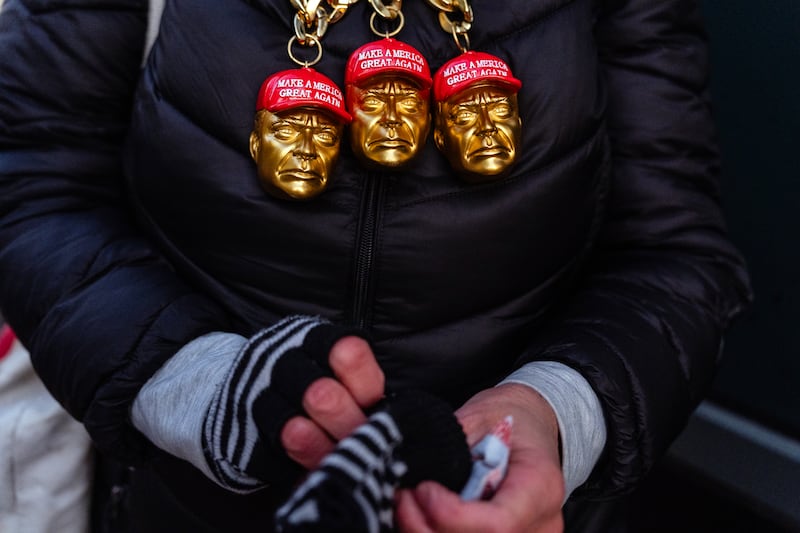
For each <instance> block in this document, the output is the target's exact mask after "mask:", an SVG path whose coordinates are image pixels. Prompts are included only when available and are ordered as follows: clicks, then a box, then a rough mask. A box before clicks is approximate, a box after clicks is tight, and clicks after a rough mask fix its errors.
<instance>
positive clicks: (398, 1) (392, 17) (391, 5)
mask: <svg viewBox="0 0 800 533" xmlns="http://www.w3.org/2000/svg"><path fill="white" fill-rule="evenodd" d="M369 3H370V4H371V5H372V9H373V10H374V11H375V12H374V13H373V14H372V15H371V16H370V18H369V27H370V29H371V30H372V33H374V34H375V35H378V36H384V37H392V36H394V35H397V34H398V33H400V30H401V29H403V26H404V25H405V18H404V17H403V12H402V11H401V9H402V8H403V0H369ZM377 17H381V18H382V19H383V21H384V25H387V23H388V22H389V21H391V22H396V23H397V24H396V26H395V28H394V29H393V30H389V31H383V32H381V31H379V30H378V28H377V25H376V23H375V21H376V19H377Z"/></svg>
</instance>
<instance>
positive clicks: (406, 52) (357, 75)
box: [344, 37, 432, 91]
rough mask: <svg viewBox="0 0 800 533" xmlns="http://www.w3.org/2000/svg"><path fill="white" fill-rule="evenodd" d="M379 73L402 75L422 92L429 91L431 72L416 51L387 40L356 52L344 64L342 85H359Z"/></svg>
mask: <svg viewBox="0 0 800 533" xmlns="http://www.w3.org/2000/svg"><path fill="white" fill-rule="evenodd" d="M379 74H391V75H394V76H405V77H407V78H411V79H412V80H414V81H416V82H417V83H418V84H419V85H420V88H421V89H422V90H423V91H427V90H428V89H430V88H431V81H432V80H431V69H430V67H429V66H428V62H427V61H425V58H424V57H423V56H422V54H420V53H419V51H418V50H417V49H416V48H414V47H413V46H410V45H408V44H406V43H404V42H402V41H396V40H394V39H392V38H390V37H387V38H385V39H380V40H378V41H373V42H371V43H367V44H365V45H363V46H361V47H360V48H358V49H356V51H355V52H353V53H352V54H351V55H350V59H349V60H348V61H347V69H346V70H345V74H344V83H345V85H359V84H360V83H361V82H362V81H364V80H365V79H368V78H371V77H373V76H377V75H379Z"/></svg>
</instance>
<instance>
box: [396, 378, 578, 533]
mask: <svg viewBox="0 0 800 533" xmlns="http://www.w3.org/2000/svg"><path fill="white" fill-rule="evenodd" d="M456 415H457V416H458V418H459V421H460V422H461V425H462V427H463V428H464V431H465V433H466V434H467V438H468V441H469V443H470V445H473V444H474V443H475V442H477V441H478V440H480V439H481V438H482V437H483V435H485V434H486V433H487V432H489V431H491V429H492V428H493V427H494V425H495V424H496V423H497V421H498V420H501V419H502V418H503V417H505V416H506V415H511V416H512V417H513V419H514V431H513V434H512V440H511V457H510V459H509V465H508V473H507V475H506V478H505V480H504V481H503V483H502V484H501V485H500V488H499V490H498V491H497V493H496V494H495V495H494V496H493V497H492V498H491V499H490V500H487V501H478V502H465V501H462V500H461V498H460V497H459V495H458V494H457V493H455V492H452V491H449V490H447V489H446V488H444V487H442V486H441V485H439V484H437V483H434V482H429V481H426V482H423V483H420V484H419V485H418V486H417V487H416V488H415V489H413V490H404V491H400V493H399V494H398V497H397V503H396V509H395V517H396V524H397V526H398V528H399V529H400V530H401V531H404V532H408V533H422V532H424V533H431V532H437V533H446V532H458V533H469V532H471V531H475V532H482V533H483V532H487V531H497V532H504V533H505V532H508V533H512V532H525V533H556V532H561V531H563V528H564V523H563V517H562V514H561V505H562V503H563V498H564V478H563V476H562V473H561V464H560V458H559V453H558V424H557V421H556V418H555V414H554V413H553V410H552V409H551V407H550V405H549V404H548V403H547V402H546V401H545V400H544V398H542V397H541V396H540V395H539V394H538V393H536V392H535V391H534V390H533V389H531V388H530V387H527V386H525V385H519V384H513V383H510V384H504V385H500V386H498V387H495V388H493V389H488V390H485V391H482V392H480V393H478V394H477V395H475V396H474V397H472V398H471V399H470V400H469V401H468V402H467V403H465V404H464V405H463V406H462V407H461V408H460V409H459V410H458V411H457V412H456Z"/></svg>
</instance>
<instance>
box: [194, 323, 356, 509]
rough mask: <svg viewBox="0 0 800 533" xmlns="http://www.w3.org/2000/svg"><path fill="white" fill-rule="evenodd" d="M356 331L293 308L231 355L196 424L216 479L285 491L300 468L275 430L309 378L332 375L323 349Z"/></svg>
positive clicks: (297, 408) (241, 488) (238, 486)
mask: <svg viewBox="0 0 800 533" xmlns="http://www.w3.org/2000/svg"><path fill="white" fill-rule="evenodd" d="M354 333H356V332H355V331H354V330H352V329H348V328H344V327H339V326H334V325H332V324H329V323H327V322H326V321H324V320H322V319H320V318H316V317H308V316H293V317H289V318H287V319H284V320H283V321H281V322H279V323H277V324H276V325H274V326H273V327H271V328H268V329H265V330H263V331H261V332H259V333H257V334H256V335H254V336H253V337H252V338H251V339H250V340H249V341H248V343H247V344H246V345H245V346H244V347H243V348H242V350H241V351H240V353H239V354H238V355H237V357H236V360H235V361H234V363H233V365H232V367H231V370H230V371H229V373H228V376H227V379H226V380H225V382H224V384H223V386H222V387H220V389H219V390H217V391H216V394H215V396H214V399H213V400H212V402H211V405H210V407H209V412H208V416H207V417H206V423H205V427H204V432H203V449H204V452H205V455H206V460H207V461H208V464H209V465H210V467H211V470H212V471H213V472H214V474H215V476H216V478H217V481H218V482H219V483H220V484H221V485H222V486H224V487H226V488H228V489H230V490H232V491H235V492H240V493H247V492H252V491H254V490H258V489H259V488H261V487H263V486H264V485H265V484H267V483H269V484H270V485H271V486H272V487H273V488H274V489H275V490H277V491H279V492H285V491H287V490H288V489H289V488H290V487H291V486H292V484H293V483H294V482H295V480H296V479H297V478H298V476H299V475H300V474H301V472H302V470H301V468H300V466H299V465H297V464H296V463H295V462H294V461H292V460H291V459H290V458H289V457H288V456H287V455H286V452H285V451H284V450H283V447H282V446H281V445H280V431H281V428H282V427H283V425H284V424H285V423H286V421H287V420H288V419H289V418H291V417H292V416H295V415H298V414H301V413H302V412H303V410H302V397H303V393H304V392H305V390H306V389H307V388H308V386H309V385H310V384H311V383H312V382H313V381H314V380H316V379H318V378H320V377H323V376H329V375H332V373H331V371H330V369H329V367H328V364H327V359H328V354H329V352H330V349H331V347H332V346H333V344H334V343H335V342H336V341H337V340H338V339H340V338H342V337H344V336H346V335H350V334H354Z"/></svg>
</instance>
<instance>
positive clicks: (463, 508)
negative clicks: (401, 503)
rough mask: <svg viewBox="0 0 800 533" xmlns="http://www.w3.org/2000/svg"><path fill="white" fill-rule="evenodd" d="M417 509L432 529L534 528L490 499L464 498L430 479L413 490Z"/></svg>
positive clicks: (456, 532) (465, 532)
mask: <svg viewBox="0 0 800 533" xmlns="http://www.w3.org/2000/svg"><path fill="white" fill-rule="evenodd" d="M414 497H415V500H416V502H417V504H418V505H419V509H420V512H421V513H422V514H423V516H424V517H425V522H426V523H427V524H428V527H430V528H431V530H433V531H436V532H438V533H450V532H452V533H471V532H475V533H478V532H485V531H533V530H530V529H525V528H523V527H521V526H522V524H523V522H521V521H518V520H516V519H514V517H512V516H510V515H509V514H508V512H507V510H506V509H505V508H503V507H502V506H498V505H495V504H493V503H492V502H482V501H479V502H465V501H463V500H461V498H460V497H459V496H458V495H457V494H456V493H454V492H451V491H449V490H447V489H446V488H445V487H443V486H442V485H439V484H438V483H435V482H432V481H426V482H424V483H420V484H419V485H418V486H417V488H416V489H415V490H414Z"/></svg>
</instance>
